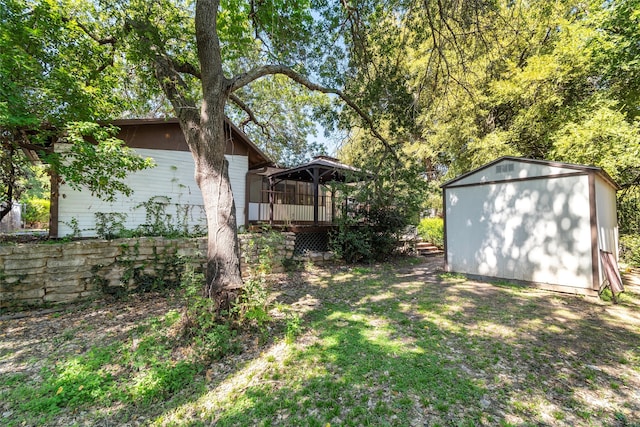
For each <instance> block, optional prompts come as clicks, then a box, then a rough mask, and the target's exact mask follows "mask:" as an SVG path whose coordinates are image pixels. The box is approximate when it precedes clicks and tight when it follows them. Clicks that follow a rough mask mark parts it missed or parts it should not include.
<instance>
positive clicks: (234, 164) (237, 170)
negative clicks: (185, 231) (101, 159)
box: [58, 148, 248, 237]
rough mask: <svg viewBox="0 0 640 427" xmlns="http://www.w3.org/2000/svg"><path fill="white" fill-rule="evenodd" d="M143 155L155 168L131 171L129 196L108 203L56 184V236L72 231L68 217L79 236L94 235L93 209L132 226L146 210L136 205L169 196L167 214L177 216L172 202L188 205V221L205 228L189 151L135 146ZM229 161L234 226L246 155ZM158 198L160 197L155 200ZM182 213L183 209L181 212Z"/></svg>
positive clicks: (241, 221)
mask: <svg viewBox="0 0 640 427" xmlns="http://www.w3.org/2000/svg"><path fill="white" fill-rule="evenodd" d="M135 151H136V152H137V153H138V154H140V155H141V156H143V157H151V158H153V159H154V161H155V163H156V167H155V168H152V169H147V170H143V171H139V172H136V173H133V174H131V175H130V176H129V177H127V179H126V182H127V184H128V185H129V186H130V187H131V188H132V189H133V190H134V192H133V194H132V196H131V197H126V196H124V195H120V196H119V197H117V199H116V201H114V202H112V203H108V202H105V201H102V200H100V199H98V198H97V197H94V196H92V195H91V194H90V193H89V191H87V190H84V191H76V190H73V189H72V188H71V187H69V185H67V184H65V183H62V184H61V185H60V191H59V194H60V196H59V198H58V218H59V222H58V237H63V236H66V235H69V234H72V233H73V228H72V227H71V226H70V224H71V220H72V218H75V219H76V220H77V222H78V226H79V228H80V230H81V236H83V237H92V236H95V224H96V221H95V214H96V213H97V212H121V213H124V214H126V215H127V219H126V221H125V223H124V225H125V227H126V228H128V229H134V228H136V227H138V226H139V225H141V224H143V223H144V222H145V220H146V210H145V208H144V207H142V206H140V205H141V203H144V202H147V201H149V200H151V199H152V198H154V197H166V198H168V199H170V201H169V206H168V208H167V213H170V214H172V215H174V217H173V218H176V216H175V215H178V213H177V212H176V210H177V209H176V207H175V205H176V204H177V205H181V206H185V205H188V206H189V211H188V217H187V218H188V224H189V227H190V228H193V227H194V226H196V225H199V226H202V227H205V226H206V220H205V215H204V209H203V206H202V194H201V193H200V189H199V188H198V185H197V184H196V182H195V179H194V162H193V157H192V156H191V153H190V152H185V151H167V150H152V149H138V148H136V149H135ZM225 157H226V158H227V160H228V161H229V175H230V179H231V187H232V190H233V194H234V198H235V201H236V214H237V221H238V225H242V224H244V214H245V212H244V210H245V209H244V204H245V203H244V201H245V191H246V179H245V177H246V173H247V170H248V158H247V157H246V156H229V155H226V156H225ZM158 200H160V199H158ZM181 212H183V211H181Z"/></svg>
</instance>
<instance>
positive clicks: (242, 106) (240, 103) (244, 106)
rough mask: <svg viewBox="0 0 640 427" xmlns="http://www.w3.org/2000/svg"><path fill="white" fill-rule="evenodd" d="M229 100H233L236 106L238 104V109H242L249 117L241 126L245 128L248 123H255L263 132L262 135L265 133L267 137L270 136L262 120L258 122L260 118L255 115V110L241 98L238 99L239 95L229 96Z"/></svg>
mask: <svg viewBox="0 0 640 427" xmlns="http://www.w3.org/2000/svg"><path fill="white" fill-rule="evenodd" d="M229 100H231V102H233V103H234V104H236V105H237V106H238V107H240V109H241V110H242V111H244V112H245V113H247V116H249V119H248V120H245V121H243V122H242V123H241V124H240V126H244V125H246V124H247V123H248V122H253V123H255V124H256V125H257V126H258V127H259V128H260V130H262V133H264V134H265V135H269V131H268V129H267V126H266V125H265V124H264V123H262V122H261V121H260V120H258V118H257V117H256V116H255V114H254V113H253V110H252V109H251V108H250V107H249V106H248V105H247V104H245V103H244V102H243V101H242V100H241V99H240V98H238V96H237V95H235V94H233V93H232V94H230V95H229Z"/></svg>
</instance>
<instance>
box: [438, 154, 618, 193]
mask: <svg viewBox="0 0 640 427" xmlns="http://www.w3.org/2000/svg"><path fill="white" fill-rule="evenodd" d="M505 161H509V162H521V163H529V164H536V165H542V166H549V167H555V168H562V169H570V170H573V171H575V172H576V173H587V174H592V173H593V174H596V175H598V176H600V177H601V178H603V179H604V180H605V181H607V182H608V183H609V184H610V185H611V186H612V187H613V188H615V189H616V190H619V189H620V186H619V185H618V184H617V183H616V182H615V181H614V180H613V178H611V176H609V174H608V173H607V172H606V171H605V170H604V169H602V168H600V167H597V166H588V165H577V164H573V163H563V162H556V161H549V160H538V159H528V158H525V157H513V156H503V157H500V158H498V159H496V160H494V161H492V162H489V163H487V164H485V165H483V166H480V167H478V168H476V169H473V170H472V171H470V172H467V173H465V174H462V175H459V176H457V177H455V178H453V179H451V180H449V181H447V182H445V183H444V184H442V185H441V186H440V188H447V187H453V186H456V184H458V183H460V181H462V180H464V179H465V178H468V177H470V176H471V175H474V174H476V173H478V172H480V171H483V170H485V169H489V168H492V167H493V166H495V165H497V164H498V163H501V162H505ZM502 181H504V180H502ZM489 183H490V182H485V184H489Z"/></svg>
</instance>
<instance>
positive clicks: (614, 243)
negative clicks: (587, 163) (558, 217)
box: [595, 176, 618, 283]
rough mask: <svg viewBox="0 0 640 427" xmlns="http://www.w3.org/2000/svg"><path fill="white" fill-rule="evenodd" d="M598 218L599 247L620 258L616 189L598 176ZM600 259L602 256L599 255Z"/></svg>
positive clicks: (602, 279)
mask: <svg viewBox="0 0 640 427" xmlns="http://www.w3.org/2000/svg"><path fill="white" fill-rule="evenodd" d="M595 187H596V201H595V202H596V218H597V227H598V248H599V249H602V250H603V251H607V252H611V253H613V254H614V256H615V257H616V260H618V216H617V210H616V190H615V189H614V188H613V187H612V186H611V185H609V184H608V183H607V182H606V181H605V180H604V179H602V178H600V177H599V176H596V179H595ZM598 261H600V258H599V257H598ZM599 271H600V277H599V283H602V282H603V281H604V277H603V273H602V272H603V271H604V269H603V268H599Z"/></svg>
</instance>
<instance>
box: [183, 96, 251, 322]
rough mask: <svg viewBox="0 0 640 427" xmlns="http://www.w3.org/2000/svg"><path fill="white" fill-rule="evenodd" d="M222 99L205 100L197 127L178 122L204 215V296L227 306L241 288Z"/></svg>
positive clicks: (222, 306)
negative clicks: (205, 259) (192, 162)
mask: <svg viewBox="0 0 640 427" xmlns="http://www.w3.org/2000/svg"><path fill="white" fill-rule="evenodd" d="M224 118H225V116H224V102H223V101H222V100H220V99H217V100H212V102H210V103H205V106H203V109H202V114H201V117H200V121H199V122H200V123H199V126H193V123H189V122H182V121H181V124H182V126H183V131H184V133H185V136H186V138H187V143H188V144H189V147H190V149H191V153H192V155H193V159H194V162H195V178H196V182H197V183H198V186H199V187H200V190H201V192H202V199H203V202H204V209H205V214H206V217H207V229H208V241H207V269H206V284H205V287H204V291H203V293H204V296H206V297H209V298H212V299H214V300H215V301H216V302H217V304H218V308H219V309H220V310H224V309H227V308H228V306H229V303H230V302H232V301H233V300H234V299H235V298H236V297H237V293H238V290H239V289H240V288H241V287H242V277H241V274H240V250H239V246H238V235H237V221H236V208H235V203H234V198H233V193H232V191H231V182H230V180H229V164H228V162H227V159H226V158H225V157H224V151H225V146H226V138H225V132H224Z"/></svg>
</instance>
